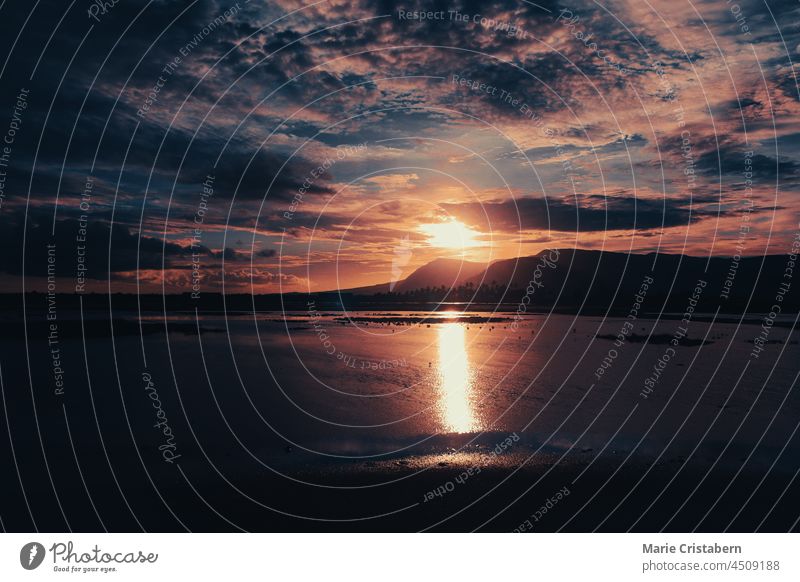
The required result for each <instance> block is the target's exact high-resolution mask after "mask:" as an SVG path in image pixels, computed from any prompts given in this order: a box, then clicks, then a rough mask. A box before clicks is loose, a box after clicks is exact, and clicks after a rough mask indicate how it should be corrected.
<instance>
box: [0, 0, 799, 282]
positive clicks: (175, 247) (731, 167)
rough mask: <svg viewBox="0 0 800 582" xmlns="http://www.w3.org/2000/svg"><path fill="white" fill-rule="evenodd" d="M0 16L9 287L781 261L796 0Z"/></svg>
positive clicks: (65, 8) (45, 7) (18, 10)
mask: <svg viewBox="0 0 800 582" xmlns="http://www.w3.org/2000/svg"><path fill="white" fill-rule="evenodd" d="M2 16H3V17H2V19H0V28H2V35H0V39H2V40H0V42H2V43H3V44H4V46H3V51H2V53H0V55H5V57H2V58H4V62H3V64H2V69H1V70H0V77H1V78H2V82H1V83H0V87H2V88H1V89H0V134H2V137H0V139H2V140H3V143H2V144H0V148H3V149H0V172H2V174H0V243H2V248H3V249H5V252H3V253H0V273H2V275H0V281H2V282H1V283H0V285H2V291H6V292H9V291H22V290H25V291H31V290H47V289H48V283H49V284H50V286H51V288H52V287H55V288H57V290H58V292H65V293H66V292H73V291H81V292H89V291H96V292H109V291H110V292H154V293H162V292H167V293H180V292H192V291H195V292H203V293H206V292H217V291H224V292H229V293H267V292H278V291H301V292H302V291H309V290H311V291H320V290H326V289H335V288H348V287H355V286H360V285H368V284H374V283H381V282H386V281H390V280H396V279H399V278H402V277H404V276H407V275H408V274H409V273H410V272H412V271H413V270H414V269H415V268H417V267H419V266H421V265H424V264H426V263H428V262H430V261H432V260H434V259H437V258H456V259H463V260H469V261H478V262H489V261H494V260H498V259H507V258H513V257H517V256H527V255H533V254H536V253H538V252H540V251H541V250H543V249H547V248H583V249H597V250H600V249H602V250H608V251H622V252H636V253H650V252H666V253H685V254H690V255H698V256H707V255H714V256H731V255H735V254H740V255H763V254H765V253H770V254H778V253H786V252H788V251H789V249H790V248H791V245H792V241H793V240H794V239H795V237H797V236H798V234H799V233H800V201H798V196H799V195H800V103H799V102H798V101H800V91H799V90H798V81H797V76H796V64H795V61H796V60H798V59H800V3H798V2H796V1H792V2H790V1H783V0H781V1H769V0H768V1H766V2H765V1H764V0H741V1H738V2H732V1H731V2H726V1H724V0H722V1H701V2H689V1H683V0H670V1H660V2H653V1H649V0H630V1H623V0H614V1H609V2H593V1H590V2H577V1H576V2H572V1H571V0H570V1H569V2H567V3H559V2H549V1H541V2H528V1H525V0H515V1H508V2H473V1H455V2H436V1H433V2H387V1H377V2H375V1H366V0H364V1H360V2H359V1H355V2H354V1H344V0H342V1H339V0H334V1H324V2H303V3H301V2H284V1H276V2H257V1H256V0H251V1H249V2H245V1H242V0H240V2H239V3H236V2H231V1H228V0H209V1H199V0H198V1H195V2H162V1H155V0H154V1H150V2H146V1H134V0H120V1H119V2H117V3H116V4H113V3H111V2H107V3H105V5H103V3H99V2H89V1H87V0H75V1H73V2H66V1H62V2H55V1H44V0H37V1H33V0H26V1H9V2H6V3H5V4H4V5H3V7H2ZM48 275H50V280H49V281H48Z"/></svg>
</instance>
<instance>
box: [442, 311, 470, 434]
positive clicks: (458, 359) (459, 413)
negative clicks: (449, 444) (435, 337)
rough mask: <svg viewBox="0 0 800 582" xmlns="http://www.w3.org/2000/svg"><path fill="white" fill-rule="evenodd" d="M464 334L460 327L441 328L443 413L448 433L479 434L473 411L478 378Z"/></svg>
mask: <svg viewBox="0 0 800 582" xmlns="http://www.w3.org/2000/svg"><path fill="white" fill-rule="evenodd" d="M464 331H465V330H464V326H463V325H461V324H460V323H443V324H441V325H439V327H438V332H439V369H440V371H441V376H442V381H441V387H440V395H439V409H440V411H441V414H442V422H443V423H444V426H445V430H447V431H450V432H459V433H464V432H471V431H474V430H477V424H478V423H477V421H476V419H475V415H474V412H473V410H472V395H471V393H472V385H473V380H474V378H473V373H472V370H471V368H470V365H469V359H468V358H467V346H466V338H465V333H464Z"/></svg>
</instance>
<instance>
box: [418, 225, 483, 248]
mask: <svg viewBox="0 0 800 582" xmlns="http://www.w3.org/2000/svg"><path fill="white" fill-rule="evenodd" d="M419 228H420V230H421V231H422V232H423V233H425V234H426V235H427V236H428V242H429V243H430V244H431V245H432V246H435V247H440V248H444V249H464V248H467V247H471V246H476V245H477V244H478V241H476V240H475V238H476V237H477V236H478V235H479V234H480V233H479V232H478V231H475V230H472V229H471V228H469V227H468V226H466V225H465V224H462V223H460V222H458V221H457V220H449V221H447V222H438V223H436V224H423V225H422V226H420V227H419Z"/></svg>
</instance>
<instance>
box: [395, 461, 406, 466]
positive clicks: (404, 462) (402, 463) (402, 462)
mask: <svg viewBox="0 0 800 582" xmlns="http://www.w3.org/2000/svg"><path fill="white" fill-rule="evenodd" d="M394 464H395V465H403V466H405V465H408V461H405V460H403V461H395V463H394Z"/></svg>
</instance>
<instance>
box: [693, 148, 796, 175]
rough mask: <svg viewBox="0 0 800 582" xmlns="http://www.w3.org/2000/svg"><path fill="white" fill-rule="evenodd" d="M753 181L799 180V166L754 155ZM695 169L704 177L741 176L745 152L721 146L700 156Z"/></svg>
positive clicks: (782, 160)
mask: <svg viewBox="0 0 800 582" xmlns="http://www.w3.org/2000/svg"><path fill="white" fill-rule="evenodd" d="M750 159H751V164H752V172H753V178H754V179H761V180H765V181H772V182H774V181H775V180H776V179H778V178H780V179H781V180H789V179H791V180H793V181H794V180H796V179H797V178H800V164H798V163H797V162H795V161H793V160H791V159H788V158H775V157H772V156H768V155H764V154H761V153H754V154H753V156H752V157H751V158H750ZM696 167H697V168H699V169H700V170H702V171H703V172H704V173H705V174H706V175H709V176H717V175H719V174H723V175H732V176H739V177H741V176H742V173H743V172H744V169H745V150H744V149H739V148H735V147H729V146H723V147H720V148H719V149H716V150H714V151H710V152H706V153H704V154H703V155H701V156H700V157H699V158H698V160H697V163H696Z"/></svg>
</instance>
